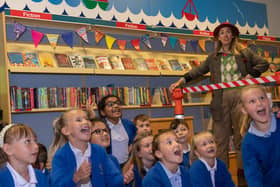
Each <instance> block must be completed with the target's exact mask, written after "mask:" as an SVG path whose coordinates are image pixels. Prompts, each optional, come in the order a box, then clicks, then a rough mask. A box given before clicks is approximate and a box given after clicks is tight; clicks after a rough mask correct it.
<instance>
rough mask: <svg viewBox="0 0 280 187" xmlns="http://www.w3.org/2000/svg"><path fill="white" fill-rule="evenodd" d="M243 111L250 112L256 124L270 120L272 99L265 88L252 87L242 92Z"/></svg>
mask: <svg viewBox="0 0 280 187" xmlns="http://www.w3.org/2000/svg"><path fill="white" fill-rule="evenodd" d="M242 102H243V107H242V111H243V113H245V114H249V115H250V116H251V118H252V119H253V120H254V122H255V124H256V125H261V124H266V123H268V122H270V101H269V99H268V97H267V95H266V94H265V93H264V91H263V90H261V89H259V88H252V89H249V90H247V91H245V92H243V93H242Z"/></svg>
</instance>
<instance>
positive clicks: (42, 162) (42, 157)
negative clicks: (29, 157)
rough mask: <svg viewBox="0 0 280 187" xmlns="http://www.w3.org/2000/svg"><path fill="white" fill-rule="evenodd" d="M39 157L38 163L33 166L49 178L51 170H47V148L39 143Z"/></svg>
mask: <svg viewBox="0 0 280 187" xmlns="http://www.w3.org/2000/svg"><path fill="white" fill-rule="evenodd" d="M38 148H39V151H38V155H37V159H36V162H35V163H34V164H33V167H34V168H37V169H39V170H41V171H42V173H44V174H45V175H46V176H49V170H48V169H47V168H46V164H47V161H48V151H47V148H46V147H45V146H44V145H43V144H40V143H38Z"/></svg>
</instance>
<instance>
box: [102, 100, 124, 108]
mask: <svg viewBox="0 0 280 187" xmlns="http://www.w3.org/2000/svg"><path fill="white" fill-rule="evenodd" d="M105 105H106V106H108V107H113V106H114V105H118V106H119V105H121V102H120V101H115V102H113V101H109V102H108V103H106V104H105Z"/></svg>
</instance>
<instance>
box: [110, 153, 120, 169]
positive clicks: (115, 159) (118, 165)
mask: <svg viewBox="0 0 280 187" xmlns="http://www.w3.org/2000/svg"><path fill="white" fill-rule="evenodd" d="M108 157H109V159H111V161H112V162H113V163H114V165H115V166H116V168H117V169H118V170H119V171H120V172H121V166H120V164H119V161H118V159H117V158H116V157H115V156H114V155H112V154H108Z"/></svg>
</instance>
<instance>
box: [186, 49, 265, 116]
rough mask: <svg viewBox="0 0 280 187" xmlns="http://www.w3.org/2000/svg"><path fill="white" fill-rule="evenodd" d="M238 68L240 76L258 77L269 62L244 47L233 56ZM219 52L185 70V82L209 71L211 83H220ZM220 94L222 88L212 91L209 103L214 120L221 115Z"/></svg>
mask: <svg viewBox="0 0 280 187" xmlns="http://www.w3.org/2000/svg"><path fill="white" fill-rule="evenodd" d="M235 60H236V63H237V65H238V69H239V71H240V72H241V75H242V77H245V76H246V75H247V74H250V75H251V76H253V77H259V76H260V75H261V74H262V73H263V72H265V71H266V70H267V69H268V67H269V63H268V62H267V61H266V60H265V59H264V58H262V57H260V56H259V55H257V54H255V53H254V52H253V51H252V50H250V49H248V48H245V49H243V50H242V51H241V52H240V54H239V55H236V56H235ZM220 61H221V53H219V54H216V53H212V54H210V55H209V56H208V57H207V59H206V60H205V61H204V62H203V63H201V64H200V66H198V67H197V68H194V69H192V70H191V71H189V72H187V73H186V74H185V75H184V77H185V80H186V82H189V81H191V80H195V79H196V78H198V77H199V76H202V75H204V74H206V73H208V72H210V73H211V76H210V80H211V83H220V82H221V77H222V76H221V67H220ZM222 94H223V90H215V91H213V98H212V101H211V104H210V109H211V113H212V117H213V119H215V120H219V119H221V117H222V114H223V113H222V112H221V111H222V98H223V97H222Z"/></svg>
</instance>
